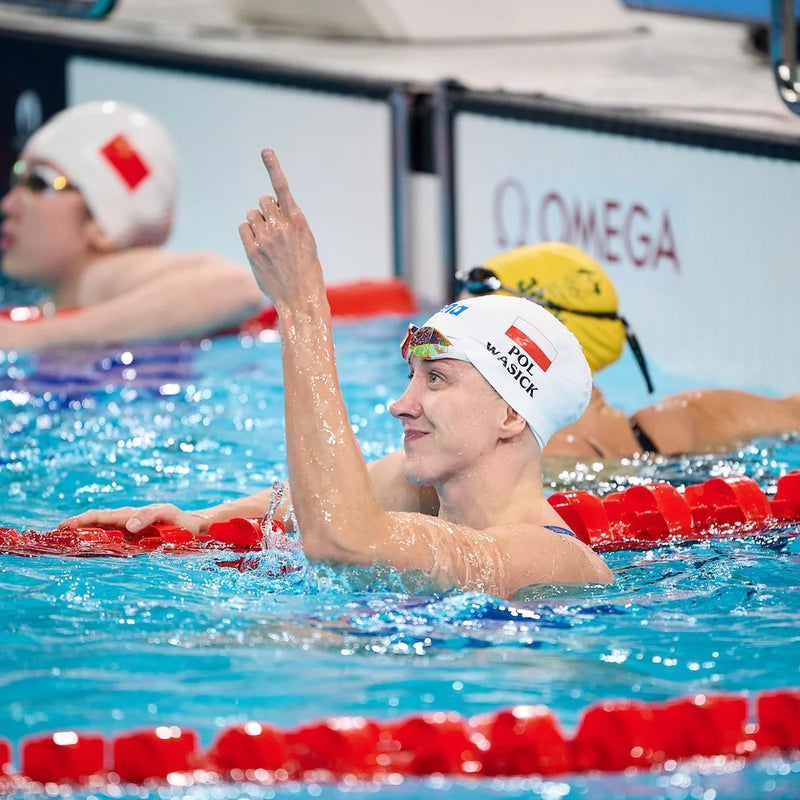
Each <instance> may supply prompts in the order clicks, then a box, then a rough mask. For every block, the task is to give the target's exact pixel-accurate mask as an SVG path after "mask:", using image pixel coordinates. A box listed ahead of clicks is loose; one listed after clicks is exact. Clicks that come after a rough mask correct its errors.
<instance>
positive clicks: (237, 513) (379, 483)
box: [60, 450, 438, 535]
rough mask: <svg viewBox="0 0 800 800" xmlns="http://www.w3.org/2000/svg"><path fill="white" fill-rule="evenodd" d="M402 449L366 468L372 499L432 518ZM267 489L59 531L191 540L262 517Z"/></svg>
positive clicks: (429, 497) (81, 517)
mask: <svg viewBox="0 0 800 800" xmlns="http://www.w3.org/2000/svg"><path fill="white" fill-rule="evenodd" d="M404 458H405V454H404V453H403V451H402V450H398V451H395V452H394V453H389V455H386V456H383V458H380V459H378V460H377V461H372V462H370V463H369V464H368V465H367V470H368V471H369V474H370V480H371V482H372V486H373V489H374V491H375V496H376V498H377V499H378V502H379V503H380V505H381V507H382V508H383V509H385V510H387V511H418V512H420V513H426V514H431V515H434V516H435V515H436V513H437V512H438V498H437V497H436V492H434V491H433V489H431V488H430V487H428V486H422V487H420V486H414V485H412V484H410V483H409V482H408V481H407V480H406V479H405V476H404V473H403V459H404ZM271 500H272V489H271V488H270V489H263V490H262V491H260V492H256V493H255V494H251V495H248V496H247V497H240V498H237V499H236V500H230V501H227V502H224V503H219V504H218V505H215V506H209V507H208V508H203V509H196V510H194V511H183V510H182V509H180V508H178V507H177V506H175V505H172V504H171V503H152V504H150V505H146V506H139V507H133V506H124V507H120V508H115V509H91V510H89V511H84V512H83V513H81V514H77V515H75V516H72V517H69V518H68V519H65V520H63V521H62V522H61V523H60V527H64V528H81V527H95V526H99V527H107V528H119V529H121V530H122V529H127V530H130V531H131V533H136V532H137V531H140V530H141V529H142V528H145V527H147V526H148V525H153V524H154V523H159V522H162V523H168V524H171V525H180V526H181V527H182V528H186V530H189V531H191V532H192V533H194V534H195V535H198V534H205V533H208V529H209V526H210V525H211V523H213V522H225V521H226V520H229V519H232V518H233V517H250V518H252V517H261V516H263V515H264V513H265V512H266V511H267V509H268V508H269V504H270V501H271ZM290 505H291V496H290V494H289V492H288V491H287V493H286V496H285V500H284V503H283V504H282V505H281V506H280V507H278V508H277V509H276V511H275V516H276V518H277V519H280V520H282V521H283V522H284V523H285V524H286V526H287V530H292V529H293V527H294V524H293V520H292V519H291V518H290V517H289V516H287V511H288V508H289V506H290Z"/></svg>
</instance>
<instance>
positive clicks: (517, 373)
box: [403, 295, 592, 448]
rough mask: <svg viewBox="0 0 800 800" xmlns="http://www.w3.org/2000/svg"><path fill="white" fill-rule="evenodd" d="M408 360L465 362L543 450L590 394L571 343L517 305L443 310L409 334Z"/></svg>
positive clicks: (504, 301) (497, 298)
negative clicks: (516, 416) (505, 403)
mask: <svg viewBox="0 0 800 800" xmlns="http://www.w3.org/2000/svg"><path fill="white" fill-rule="evenodd" d="M437 333H438V334H439V336H437ZM442 337H443V338H442ZM412 353H413V354H414V355H417V356H419V357H421V358H429V359H437V358H456V359H459V360H460V361H468V362H469V363H470V364H472V365H473V366H474V367H475V368H476V369H477V370H478V372H480V373H481V375H483V377H484V378H485V379H486V380H487V381H488V382H489V384H490V385H491V386H492V387H493V388H494V390H495V391H496V392H497V393H498V394H499V395H500V397H502V398H503V400H505V401H506V402H507V403H508V404H509V405H510V406H511V408H513V409H514V410H515V411H516V412H517V413H518V414H519V415H520V416H522V417H523V419H525V421H526V422H527V423H528V427H530V429H531V430H532V431H533V435H534V436H535V437H536V441H537V442H539V446H540V447H542V448H543V447H544V446H545V444H546V443H547V440H548V439H549V438H550V437H551V436H552V435H553V433H555V432H556V431H557V430H559V428H563V427H564V426H565V425H569V424H570V423H572V422H575V420H576V419H578V417H580V416H581V414H583V412H584V411H585V410H586V406H587V405H588V404H589V398H590V397H591V394H592V372H591V370H590V369H589V364H588V363H587V361H586V356H584V354H583V349H582V348H581V346H580V343H579V342H578V340H577V339H576V338H575V336H574V335H573V334H572V333H570V331H568V330H567V328H565V327H564V325H562V324H561V323H560V322H559V321H558V320H557V319H556V318H555V317H554V316H553V315H552V314H551V313H550V312H549V311H547V310H546V309H544V308H543V307H542V306H539V305H537V304H536V303H534V302H532V301H530V300H525V299H524V298H522V297H506V296H502V295H484V296H482V297H471V298H469V299H467V300H460V301H458V302H456V303H450V305H447V306H445V307H444V308H443V309H442V310H441V311H438V312H437V313H436V314H434V315H433V316H432V317H431V318H430V319H429V320H428V321H427V322H426V323H425V325H424V326H423V327H421V328H416V327H415V326H411V327H410V329H409V335H408V336H407V337H406V341H405V342H404V343H403V357H404V358H408V357H409V356H410V355H411V354H412Z"/></svg>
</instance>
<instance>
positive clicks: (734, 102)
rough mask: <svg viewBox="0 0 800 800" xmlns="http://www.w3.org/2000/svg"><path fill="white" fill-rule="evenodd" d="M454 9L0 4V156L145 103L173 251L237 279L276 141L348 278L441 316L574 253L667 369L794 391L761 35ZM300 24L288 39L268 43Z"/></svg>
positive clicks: (653, 21)
mask: <svg viewBox="0 0 800 800" xmlns="http://www.w3.org/2000/svg"><path fill="white" fill-rule="evenodd" d="M450 5H451V6H452V3H451V4H450ZM489 5H490V4H486V8H489ZM447 6H448V3H447V2H443V0H440V2H437V3H432V2H430V3H428V4H427V6H426V4H414V3H405V4H398V5H395V4H392V3H387V4H386V6H385V7H384V8H383V10H382V12H381V13H378V12H377V11H376V9H377V8H378V6H377V5H376V4H375V3H369V2H367V0H362V2H360V3H356V2H355V0H353V2H349V3H347V2H338V3H329V4H326V5H320V4H314V3H310V2H295V3H294V4H293V5H292V4H289V5H288V6H287V4H285V3H283V4H282V3H280V2H263V3H257V4H255V3H245V2H243V0H240V2H231V3H227V4H224V3H218V2H214V3H212V2H194V3H189V2H188V1H187V0H184V1H183V2H172V3H169V4H164V3H160V2H155V0H127V2H126V0H120V1H119V2H118V7H117V9H116V10H115V11H114V12H112V14H111V16H110V17H109V18H108V19H107V20H105V21H103V22H81V21H77V20H53V19H49V18H46V17H43V16H40V15H32V14H27V13H24V12H22V11H19V10H14V9H11V8H4V9H2V10H0V37H2V39H3V47H2V48H0V61H3V59H5V63H3V103H2V106H3V107H2V109H0V114H2V115H3V116H4V119H3V123H2V125H3V127H2V129H1V130H0V133H1V134H2V135H3V137H4V139H5V141H3V142H2V149H0V158H2V159H3V160H4V161H6V160H10V159H11V158H12V157H13V153H14V150H15V148H17V147H18V145H19V144H20V131H21V129H23V128H24V127H25V125H26V124H27V125H29V126H32V125H33V123H34V122H35V121H36V114H37V113H39V114H40V115H42V116H44V117H46V116H49V114H50V113H52V112H53V111H55V110H57V108H59V107H62V106H63V105H65V104H67V103H74V102H81V101H82V100H86V99H90V98H92V97H115V98H118V99H124V100H129V101H131V102H137V103H139V104H140V105H144V106H146V107H148V108H150V109H151V110H152V111H154V112H155V113H157V114H158V115H159V116H161V117H162V118H164V119H165V122H167V124H168V126H169V127H170V129H171V130H172V132H173V135H174V136H175V138H176V141H177V142H178V145H179V148H180V151H181V156H182V163H183V170H184V175H183V190H182V197H181V206H180V209H179V218H178V221H177V224H176V229H175V234H174V236H173V239H172V240H171V246H172V247H173V248H175V249H177V250H187V249H211V250H215V251H218V252H221V253H224V254H226V255H229V256H230V257H232V258H236V259H238V260H242V261H243V259H242V256H241V251H240V245H239V242H238V237H237V235H236V227H237V225H238V222H239V220H240V219H241V218H242V217H243V216H244V213H245V212H246V210H247V208H249V207H250V206H252V205H254V203H255V201H256V199H257V197H258V195H259V194H261V193H262V192H264V191H267V190H268V187H267V185H266V180H265V176H264V174H263V172H262V168H261V165H260V163H259V161H258V156H257V153H258V149H259V147H260V146H261V145H262V144H270V145H273V146H274V147H275V148H276V150H277V151H278V154H279V156H281V157H282V161H283V163H284V166H285V168H286V170H287V173H288V175H289V178H290V180H291V182H292V186H293V188H294V190H295V194H296V196H297V197H298V200H300V202H301V204H302V205H303V207H304V209H305V210H306V213H307V214H308V216H309V218H310V219H311V221H312V224H313V226H314V228H315V231H316V232H317V236H318V241H319V243H320V250H321V252H322V256H323V262H324V265H325V267H326V270H327V273H328V278H329V280H331V281H339V280H349V279H352V278H357V277H365V276H374V277H385V276H387V275H391V274H401V275H403V276H404V277H406V278H407V279H408V280H409V281H410V282H411V284H412V285H413V287H414V288H415V290H416V291H417V293H418V294H419V296H420V297H421V298H423V299H424V300H426V301H429V302H431V303H438V302H441V301H442V300H444V299H446V298H447V296H448V295H449V292H450V291H451V288H452V272H453V270H454V268H457V267H460V266H469V265H472V264H474V263H478V262H479V261H480V260H482V259H483V258H485V257H487V256H489V255H491V254H492V253H494V252H497V251H498V250H500V249H504V248H505V247H508V246H513V245H515V244H517V243H520V242H524V241H537V240H540V239H543V238H566V239H570V240H572V241H575V242H576V243H577V244H580V245H581V246H584V247H585V248H586V249H587V250H589V251H590V252H591V253H592V254H593V255H594V256H595V257H596V258H597V259H598V260H599V261H600V262H601V263H602V264H603V265H604V266H605V267H606V268H607V269H608V271H609V273H610V274H611V276H612V278H613V279H614V282H615V284H616V285H617V286H618V289H619V293H620V297H621V304H622V310H623V313H624V314H625V315H626V316H627V318H628V319H629V321H630V322H631V323H632V324H633V326H634V327H635V329H636V331H637V333H638V334H639V337H640V339H641V340H642V341H643V343H644V344H645V347H646V350H647V352H648V355H650V357H651V358H653V359H654V360H655V361H656V362H657V363H658V364H659V366H660V367H662V368H663V369H666V370H672V371H675V372H677V373H679V374H685V375H686V376H687V377H694V378H698V377H702V378H705V379H707V380H709V381H711V382H714V383H717V384H725V385H739V386H759V387H763V388H766V389H769V390H771V391H774V392H791V391H797V390H798V389H799V388H800V358H798V349H800V348H798V347H797V345H796V343H795V339H796V333H795V330H796V326H795V322H794V319H795V313H794V306H795V304H796V298H797V285H798V284H797V278H796V277H795V273H796V270H795V268H794V267H795V261H796V258H797V255H796V250H797V248H796V236H795V233H794V232H795V229H796V225H797V213H796V210H795V209H796V199H795V198H796V188H795V187H796V186H797V185H798V177H800V175H798V170H799V169H800V117H797V116H796V115H794V114H792V113H791V111H789V110H788V109H787V108H786V107H785V106H784V105H783V103H782V102H781V100H780V98H779V96H778V92H777V90H776V87H775V84H774V79H773V77H772V72H771V69H770V66H769V64H768V62H767V60H766V59H765V58H764V57H763V56H762V55H760V54H758V53H756V52H754V51H753V50H752V49H751V48H750V46H749V40H748V37H747V29H746V28H745V26H744V25H743V24H736V23H731V22H722V21H714V20H701V19H694V18H687V17H679V16H671V15H665V14H656V13H649V12H639V11H632V10H630V9H627V8H625V7H624V6H623V5H622V4H621V3H618V2H615V1H614V0H572V2H569V3H566V2H565V3H551V2H548V1H547V0H529V2H526V3H525V4H524V6H523V4H520V3H519V2H513V0H506V1H505V2H500V3H499V4H491V8H492V14H491V17H487V16H486V11H485V9H484V5H483V4H467V5H466V6H464V5H462V6H461V8H462V11H463V13H460V14H456V15H455V16H454V8H453V7H451V8H449V9H448V8H447ZM523 7H524V13H523V11H522V9H523ZM287 8H289V13H290V16H291V15H292V14H293V15H294V16H293V17H292V21H293V22H294V24H295V25H297V26H299V28H298V29H296V30H293V31H289V30H286V29H278V28H277V27H276V25H275V24H274V22H275V20H276V19H279V17H278V16H277V15H278V14H279V12H281V13H286V9H287ZM426 8H427V11H426ZM292 9H293V10H292ZM337 9H338V10H337ZM464 9H467V10H464ZM389 12H394V15H393V16H392V15H391V14H389V16H387V14H388V13H389ZM271 13H272V14H273V18H272V21H273V24H271V23H270V16H269V15H270V14H271ZM337 14H338V22H339V23H340V27H341V28H343V30H340V31H339V35H338V36H329V35H327V36H323V35H320V34H319V33H318V31H319V30H320V29H322V28H324V27H325V26H326V25H327V26H330V25H331V24H333V23H335V22H336V21H337ZM381 14H382V15H381ZM426 14H427V15H428V17H426V16H425V15H426ZM448 19H449V20H451V21H452V24H450V25H448V24H446V22H445V20H448ZM283 21H284V24H285V23H286V20H285V19H284V20H283ZM315 30H316V31H317V32H316V33H315ZM381 37H382V38H381ZM9 45H13V48H11V47H10V46H9ZM12 50H13V52H12ZM3 53H5V55H4V54H3ZM54 76H55V78H54ZM21 99H22V100H21ZM37 101H38V102H39V108H38V110H37V108H36V102H37ZM2 166H3V167H5V166H6V165H5V164H3V165H2ZM243 268H244V265H243Z"/></svg>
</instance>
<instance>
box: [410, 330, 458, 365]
mask: <svg viewBox="0 0 800 800" xmlns="http://www.w3.org/2000/svg"><path fill="white" fill-rule="evenodd" d="M452 347H453V344H452V342H451V341H450V340H449V339H448V338H447V337H446V336H445V335H444V334H443V333H439V331H437V330H436V328H431V327H430V326H429V325H425V326H424V327H422V328H420V327H419V326H418V325H414V324H411V325H409V326H408V332H407V333H406V338H405V339H403V343H402V344H401V345H400V353H401V354H402V356H403V361H408V359H409V356H412V355H414V356H417V358H435V357H436V356H443V355H445V353H447V351H448V350H450V349H451V348H452Z"/></svg>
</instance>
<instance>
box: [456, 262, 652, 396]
mask: <svg viewBox="0 0 800 800" xmlns="http://www.w3.org/2000/svg"><path fill="white" fill-rule="evenodd" d="M456 279H457V280H458V281H459V282H460V284H461V286H463V288H464V289H466V290H467V291H468V292H470V293H471V294H477V295H481V294H490V293H491V292H497V291H503V292H508V293H509V294H513V295H515V296H516V297H524V298H525V299H526V300H530V301H531V302H534V303H536V304H537V305H540V306H543V307H544V308H546V309H548V310H550V311H566V312H567V313H569V314H578V315H579V316H582V317H592V318H593V319H612V320H614V319H618V320H619V321H620V322H621V323H622V326H623V327H624V328H625V338H626V339H627V341H628V344H629V345H630V348H631V352H632V353H633V357H634V358H635V359H636V363H637V365H638V366H639V370H640V371H641V373H642V377H644V382H645V383H646V384H647V391H648V392H649V393H650V394H652V393H653V391H654V390H655V389H654V386H653V381H652V379H651V377H650V370H649V368H648V366H647V360H646V359H645V357H644V352H643V351H642V346H641V345H640V344H639V340H638V338H637V337H636V334H635V333H634V332H633V329H632V328H631V326H630V325H629V324H628V320H626V319H625V317H621V316H620V315H619V314H618V313H617V312H616V311H583V310H579V309H577V308H568V307H567V306H561V305H558V303H551V302H550V301H549V300H545V299H543V298H541V297H534V296H533V295H530V294H524V293H523V292H520V291H519V290H517V289H512V288H511V287H510V286H506V285H505V284H504V283H503V282H502V281H501V280H500V279H499V278H498V277H497V275H495V274H494V272H492V270H490V269H487V268H486V267H473V268H472V269H470V270H468V271H463V272H462V271H459V272H457V273H456Z"/></svg>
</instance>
